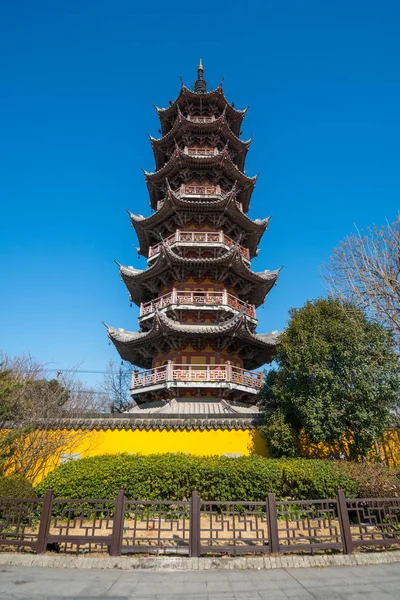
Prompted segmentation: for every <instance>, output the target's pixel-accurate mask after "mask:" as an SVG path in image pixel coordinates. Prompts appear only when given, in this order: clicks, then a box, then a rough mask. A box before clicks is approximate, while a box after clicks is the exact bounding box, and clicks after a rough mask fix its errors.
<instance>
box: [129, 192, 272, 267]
mask: <svg viewBox="0 0 400 600" xmlns="http://www.w3.org/2000/svg"><path fill="white" fill-rule="evenodd" d="M177 211H187V212H189V213H193V214H196V213H199V212H200V213H207V212H218V213H221V212H223V213H225V214H226V215H227V217H228V218H229V219H230V220H231V221H232V223H235V225H238V226H239V227H241V228H243V229H244V231H245V232H246V234H247V236H246V241H245V243H243V244H242V245H243V246H245V247H246V248H248V249H249V252H250V257H251V258H254V256H256V255H257V248H258V244H259V243H260V240H261V238H262V236H263V234H264V232H265V231H266V229H267V227H268V224H269V220H270V217H267V218H266V219H257V220H256V221H252V220H251V219H250V218H249V217H248V216H247V215H245V214H244V213H243V212H242V211H241V210H240V209H239V208H238V206H237V204H236V202H235V192H234V191H231V192H228V193H227V194H225V196H224V197H222V198H217V199H214V200H209V201H202V202H199V201H198V200H196V201H194V200H186V199H185V198H184V197H182V198H181V197H179V196H177V195H176V194H174V192H172V190H169V191H168V192H167V194H166V197H165V200H164V203H163V204H162V206H161V208H159V210H158V211H157V212H155V213H153V214H152V215H150V216H149V217H147V218H144V217H142V215H134V214H133V213H131V212H129V211H128V214H129V217H130V221H131V224H132V226H133V228H134V229H135V231H136V235H137V237H138V240H139V244H140V248H139V249H138V252H139V254H141V255H142V256H146V257H147V256H148V253H149V248H150V246H151V245H152V244H154V239H153V241H152V233H153V231H154V229H155V228H156V227H159V226H160V225H162V223H163V222H164V221H166V220H167V219H169V218H170V217H172V216H173V215H174V214H175V213H176V212H177Z"/></svg>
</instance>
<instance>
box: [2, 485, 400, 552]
mask: <svg viewBox="0 0 400 600" xmlns="http://www.w3.org/2000/svg"><path fill="white" fill-rule="evenodd" d="M398 544H400V498H356V499H348V498H345V496H344V493H343V492H342V491H341V490H338V493H337V496H336V498H328V499H323V500H299V501H297V500H291V501H277V500H276V499H275V497H274V495H273V494H271V493H269V494H267V496H266V498H265V501H262V502H261V501H259V502H244V501H229V502H221V501H203V500H201V499H200V498H199V496H198V493H197V491H196V490H194V491H193V492H192V495H191V498H190V500H186V501H177V500H171V501H150V500H127V499H126V497H125V493H124V490H123V489H122V488H121V489H120V491H119V493H118V495H117V497H116V498H114V499H68V498H54V494H53V492H52V490H48V491H47V492H46V494H45V496H44V497H43V498H41V499H38V498H22V499H21V498H0V546H5V547H12V548H14V549H17V550H20V549H28V550H30V551H35V552H37V553H38V554H40V553H43V552H45V551H46V550H58V551H60V550H63V551H64V552H71V551H73V552H86V551H88V552H90V551H99V550H100V551H108V552H109V553H110V554H111V556H119V555H121V554H132V553H144V552H145V553H155V554H168V553H169V554H184V555H187V556H193V557H196V556H201V555H204V554H210V553H212V554H221V553H228V554H233V555H236V554H241V553H274V554H277V553H280V554H284V553H287V552H316V551H327V550H336V551H341V552H343V553H345V554H350V553H351V552H352V551H353V550H354V549H356V548H362V549H368V548H371V547H378V546H380V547H383V548H388V547H390V546H394V545H398Z"/></svg>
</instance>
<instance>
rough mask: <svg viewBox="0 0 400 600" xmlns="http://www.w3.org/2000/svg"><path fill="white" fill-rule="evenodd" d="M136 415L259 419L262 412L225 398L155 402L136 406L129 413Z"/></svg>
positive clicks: (171, 399) (173, 399)
mask: <svg viewBox="0 0 400 600" xmlns="http://www.w3.org/2000/svg"><path fill="white" fill-rule="evenodd" d="M128 412H129V414H135V415H139V414H140V415H163V414H168V415H181V416H183V417H186V416H191V415H196V416H202V417H212V416H215V415H218V416H221V415H248V416H254V417H258V416H259V414H260V410H259V408H258V407H257V406H254V405H249V404H248V403H244V402H232V401H228V400H225V399H224V398H220V399H216V398H199V399H196V398H167V399H165V400H153V401H152V402H144V403H142V404H140V405H138V404H135V406H133V408H131V409H130V410H129V411H128Z"/></svg>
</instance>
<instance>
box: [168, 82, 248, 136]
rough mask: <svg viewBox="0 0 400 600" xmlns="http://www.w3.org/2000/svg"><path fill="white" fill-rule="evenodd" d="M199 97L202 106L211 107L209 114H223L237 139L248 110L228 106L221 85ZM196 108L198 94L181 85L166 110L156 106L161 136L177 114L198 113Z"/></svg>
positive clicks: (172, 124) (170, 125) (169, 127)
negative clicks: (174, 98)
mask: <svg viewBox="0 0 400 600" xmlns="http://www.w3.org/2000/svg"><path fill="white" fill-rule="evenodd" d="M201 97H202V100H203V101H204V102H203V104H205V105H206V106H209V107H211V109H210V112H214V115H215V114H223V113H225V116H226V119H227V121H228V123H229V127H230V128H231V130H232V131H233V133H234V134H235V135H236V136H237V137H239V136H240V133H241V131H240V128H241V125H242V121H243V119H244V117H245V114H246V112H247V110H248V109H247V108H246V109H245V110H236V109H235V108H234V107H233V106H232V105H231V104H229V102H228V100H227V99H226V98H225V95H224V90H223V87H222V83H221V85H219V86H218V87H217V88H216V89H215V90H213V91H211V92H205V93H203V94H201ZM198 107H199V95H198V93H196V92H192V91H191V90H189V89H188V88H187V87H186V86H185V85H182V87H181V91H180V93H179V96H178V97H177V98H176V100H175V101H174V102H171V104H170V106H169V107H168V108H158V106H156V110H157V114H158V117H159V119H160V122H161V130H162V135H163V136H164V135H166V134H167V133H168V132H169V131H170V130H171V129H172V127H173V126H174V123H175V121H176V118H177V117H178V115H179V113H181V112H184V113H186V111H188V112H189V111H190V112H191V111H193V112H194V113H198V111H199V108H198ZM192 114H193V113H192Z"/></svg>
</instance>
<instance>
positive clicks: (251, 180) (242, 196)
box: [144, 149, 257, 211]
mask: <svg viewBox="0 0 400 600" xmlns="http://www.w3.org/2000/svg"><path fill="white" fill-rule="evenodd" d="M185 167H186V168H188V167H192V168H194V169H200V170H201V169H207V168H219V169H221V170H222V172H223V173H224V175H225V176H226V177H227V178H229V179H230V180H231V181H232V183H233V182H237V183H238V187H239V189H240V191H239V192H238V199H239V200H240V202H241V203H242V205H243V210H245V211H247V210H248V205H249V202H250V197H251V193H252V191H253V189H254V186H255V184H256V181H257V175H256V176H254V177H247V176H246V175H245V174H244V173H243V172H242V171H241V170H240V169H238V167H237V166H236V165H235V164H234V163H233V162H232V159H231V157H230V156H229V153H228V152H227V151H226V150H223V151H222V152H219V153H218V154H215V155H214V156H203V157H200V156H189V155H188V154H185V153H184V152H182V151H181V150H179V149H176V150H175V152H174V153H173V155H172V156H171V158H170V159H169V161H168V162H167V163H166V164H165V165H164V166H163V168H162V169H160V170H159V171H156V172H155V173H148V172H146V171H145V172H144V174H145V178H146V184H147V188H148V190H149V196H150V203H151V206H152V208H156V205H157V202H158V200H161V198H162V197H163V195H164V192H163V191H162V190H161V189H160V186H161V185H163V184H165V180H166V179H168V178H169V179H171V178H172V177H173V176H174V175H176V174H178V173H179V171H180V170H181V169H183V168H185Z"/></svg>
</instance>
